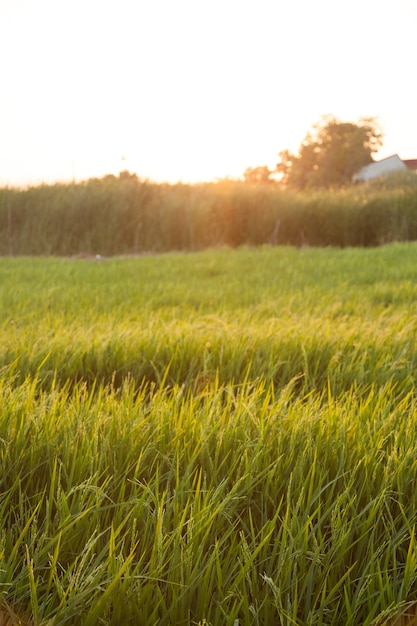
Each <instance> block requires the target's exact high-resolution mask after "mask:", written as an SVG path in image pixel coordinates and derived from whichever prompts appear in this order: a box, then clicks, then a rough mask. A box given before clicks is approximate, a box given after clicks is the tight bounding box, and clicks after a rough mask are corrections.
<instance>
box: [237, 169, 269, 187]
mask: <svg viewBox="0 0 417 626" xmlns="http://www.w3.org/2000/svg"><path fill="white" fill-rule="evenodd" d="M272 174H273V172H272V171H271V170H270V169H269V167H268V166H267V165H258V166H257V167H248V168H247V169H246V170H245V171H244V172H243V177H244V179H245V182H247V183H263V184H265V183H273V182H274V181H273V179H272V178H271V175H272Z"/></svg>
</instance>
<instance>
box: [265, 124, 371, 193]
mask: <svg viewBox="0 0 417 626" xmlns="http://www.w3.org/2000/svg"><path fill="white" fill-rule="evenodd" d="M382 136H383V135H382V131H381V129H380V127H379V124H378V122H377V121H376V119H375V118H360V119H359V121H358V123H356V124H355V123H353V122H340V121H339V120H337V119H336V118H335V117H331V116H325V117H323V118H322V120H321V121H320V122H318V123H317V124H315V125H314V126H313V130H312V131H311V132H309V133H307V135H306V137H305V139H304V141H303V142H302V143H301V146H300V148H299V151H298V155H293V154H291V152H289V151H288V150H284V151H282V152H280V154H279V157H280V162H279V163H278V164H277V170H276V171H277V172H278V173H279V174H281V175H282V178H281V182H282V183H283V184H285V185H288V186H292V187H296V188H298V189H305V188H308V187H340V186H342V185H344V184H349V183H350V182H351V180H352V176H353V174H354V173H355V172H357V171H358V170H359V169H360V168H361V167H363V166H364V165H367V164H368V163H371V162H372V161H373V158H372V155H373V154H374V153H375V152H377V151H378V149H379V148H380V147H381V145H382Z"/></svg>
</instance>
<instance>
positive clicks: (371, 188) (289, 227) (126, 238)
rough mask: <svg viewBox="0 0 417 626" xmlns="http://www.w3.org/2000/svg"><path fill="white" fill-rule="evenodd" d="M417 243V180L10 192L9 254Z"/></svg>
mask: <svg viewBox="0 0 417 626" xmlns="http://www.w3.org/2000/svg"><path fill="white" fill-rule="evenodd" d="M415 239H417V176H416V174H415V173H414V172H409V171H405V172H396V173H393V174H391V175H386V176H384V178H381V179H376V180H374V181H371V182H370V183H367V184H366V185H359V186H348V187H345V188H344V187H342V188H338V189H310V190H308V191H305V190H304V191H300V190H296V189H291V188H288V187H283V186H282V184H280V183H279V182H275V181H268V182H265V181H262V180H256V179H255V180H244V181H236V180H221V181H218V182H214V183H201V184H195V185H187V184H181V183H178V184H174V185H171V184H165V183H153V182H150V181H147V180H142V179H140V178H139V177H137V176H136V175H135V174H131V173H129V172H121V173H120V174H119V176H112V175H110V176H105V177H104V178H101V179H90V180H87V181H84V182H77V183H67V184H55V185H40V186H36V187H29V188H25V189H16V188H3V189H0V254H1V255H10V256H14V255H58V256H67V255H71V256H72V255H77V254H81V255H82V254H86V255H89V254H94V255H96V254H101V255H105V256H107V255H119V254H143V253H149V252H164V251H168V250H189V251H195V250H201V249H204V248H209V247H221V246H230V247H236V246H240V245H251V246H252V245H253V246H256V245H262V244H271V245H296V246H307V245H310V246H337V247H346V246H376V245H380V244H384V243H388V242H392V241H411V240H415Z"/></svg>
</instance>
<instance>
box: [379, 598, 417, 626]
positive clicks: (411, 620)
mask: <svg viewBox="0 0 417 626" xmlns="http://www.w3.org/2000/svg"><path fill="white" fill-rule="evenodd" d="M381 626H417V603H413V604H411V605H409V606H408V607H407V608H406V609H405V610H404V611H403V612H402V613H400V614H399V615H395V616H394V617H391V618H390V619H389V620H387V621H385V622H383V623H382V624H381Z"/></svg>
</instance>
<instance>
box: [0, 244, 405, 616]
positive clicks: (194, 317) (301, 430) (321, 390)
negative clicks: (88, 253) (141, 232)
mask: <svg viewBox="0 0 417 626" xmlns="http://www.w3.org/2000/svg"><path fill="white" fill-rule="evenodd" d="M416 260H417V248H416V247H415V245H413V244H407V245H404V244H403V245H400V244H396V245H391V246H386V247H381V248H377V249H368V250H360V249H356V250H352V249H349V250H334V249H321V250H320V249H302V250H297V249H293V248H273V247H262V248H258V249H249V248H248V249H241V250H238V251H232V250H217V251H206V252H201V253H198V254H193V255H190V254H167V255H162V256H155V257H139V258H113V259H106V260H100V261H96V260H90V259H54V258H49V259H40V258H38V259H21V258H19V259H17V258H13V259H2V260H1V261H0V290H1V294H0V295H1V301H2V319H3V326H2V343H1V345H2V349H1V352H0V358H1V373H0V403H1V411H0V455H1V467H2V470H3V471H2V473H1V475H0V510H1V514H0V591H1V602H2V603H3V607H4V616H6V615H7V616H9V617H8V619H9V618H10V620H11V619H15V621H16V620H17V619H22V623H23V617H24V616H26V617H27V618H28V619H29V618H30V620H31V622H30V623H31V624H32V623H33V624H35V625H45V626H46V625H49V626H58V625H61V624H62V625H63V624H74V625H75V624H83V625H95V624H104V625H114V626H116V625H119V624H122V623H123V624H124V623H126V624H129V623H131V624H147V625H148V624H149V625H155V626H156V625H159V624H172V625H177V624H190V625H191V624H200V625H203V624H205V625H208V624H213V625H216V626H217V625H218V624H225V625H230V626H238V625H239V626H243V625H245V626H246V625H247V626H250V625H265V624H281V625H285V626H287V625H288V626H290V625H294V624H296V625H297V626H304V625H313V624H320V625H323V626H336V625H344V626H345V625H351V626H354V625H355V626H356V625H358V624H361V625H362V624H363V625H367V626H368V625H369V626H371V625H373V626H382V625H383V624H391V623H396V624H399V623H401V622H398V621H396V622H393V620H397V618H398V619H399V616H400V615H401V614H405V613H406V612H407V611H408V612H410V613H411V612H412V606H413V604H414V603H415V602H416V601H417V588H416V582H417V549H416V537H415V522H416V511H417V501H416V500H417V492H416V490H415V484H416V480H417V476H416V473H417V462H416V458H417V455H416V444H415V442H416V435H417V433H416V429H417V405H416V403H417V397H416V393H415V389H416V386H415V356H414V336H415V319H414V306H415V301H416V298H417V288H416V287H415V284H416V281H415V274H416V270H415V268H416ZM13 616H14V617H13ZM19 616H21V617H19ZM404 619H405V618H404ZM12 623H13V622H12ZM16 623H18V622H16Z"/></svg>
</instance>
